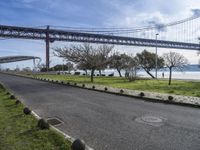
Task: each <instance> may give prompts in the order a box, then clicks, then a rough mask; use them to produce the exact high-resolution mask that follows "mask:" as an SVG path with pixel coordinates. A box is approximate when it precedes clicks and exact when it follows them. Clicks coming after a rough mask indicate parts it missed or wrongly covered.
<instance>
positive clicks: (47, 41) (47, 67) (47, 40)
mask: <svg viewBox="0 0 200 150" xmlns="http://www.w3.org/2000/svg"><path fill="white" fill-rule="evenodd" d="M49 44H50V39H49V26H47V29H46V69H47V71H48V70H49Z"/></svg>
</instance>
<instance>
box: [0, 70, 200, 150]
mask: <svg viewBox="0 0 200 150" xmlns="http://www.w3.org/2000/svg"><path fill="white" fill-rule="evenodd" d="M0 81H1V82H2V83H3V84H4V85H5V86H6V87H7V88H9V89H10V90H12V91H13V92H14V93H15V94H16V95H17V96H20V97H21V98H22V99H23V102H24V103H25V104H26V105H27V106H29V107H31V109H32V110H34V111H35V112H36V113H37V114H38V115H40V116H41V117H44V118H49V117H58V118H60V119H61V120H62V121H63V122H64V123H63V124H61V125H59V126H57V128H59V129H61V130H62V131H64V132H65V133H67V134H68V135H70V136H72V137H74V138H81V139H84V140H85V141H86V143H87V144H88V145H89V146H90V147H92V148H94V149H96V150H199V149H200V109H198V108H190V107H183V106H176V105H171V104H162V103H152V102H146V101H143V100H136V99H134V98H128V97H123V96H116V95H112V94H105V93H100V92H96V91H90V90H85V89H79V88H74V87H70V86H63V85H56V84H51V83H46V82H42V81H37V80H33V79H27V78H22V77H16V76H10V75H5V74H0Z"/></svg>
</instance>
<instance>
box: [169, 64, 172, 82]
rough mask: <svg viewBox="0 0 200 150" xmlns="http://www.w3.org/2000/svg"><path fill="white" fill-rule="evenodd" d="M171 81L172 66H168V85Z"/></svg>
mask: <svg viewBox="0 0 200 150" xmlns="http://www.w3.org/2000/svg"><path fill="white" fill-rule="evenodd" d="M171 81H172V68H171V67H170V68H169V83H168V85H171Z"/></svg>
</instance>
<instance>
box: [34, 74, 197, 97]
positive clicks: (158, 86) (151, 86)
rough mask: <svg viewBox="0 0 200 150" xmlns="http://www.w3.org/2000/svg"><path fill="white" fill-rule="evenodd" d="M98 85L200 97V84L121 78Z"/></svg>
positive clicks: (82, 78)
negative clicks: (169, 83) (170, 83)
mask: <svg viewBox="0 0 200 150" xmlns="http://www.w3.org/2000/svg"><path fill="white" fill-rule="evenodd" d="M37 77H42V78H48V79H54V80H63V81H66V82H67V81H70V82H76V83H86V84H91V82H90V77H87V76H75V75H37ZM93 84H98V85H104V86H110V87H114V88H123V89H132V90H142V91H151V92H159V93H170V94H177V95H186V96H196V97H200V82H188V81H178V80H173V81H172V85H170V86H169V85H168V81H167V80H152V79H139V80H136V81H132V82H129V81H128V80H126V79H125V78H120V77H95V78H94V83H93Z"/></svg>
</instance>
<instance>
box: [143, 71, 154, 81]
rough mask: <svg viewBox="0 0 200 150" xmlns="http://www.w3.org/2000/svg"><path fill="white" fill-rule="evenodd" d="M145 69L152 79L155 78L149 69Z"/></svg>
mask: <svg viewBox="0 0 200 150" xmlns="http://www.w3.org/2000/svg"><path fill="white" fill-rule="evenodd" d="M145 71H146V72H147V73H148V75H150V76H151V77H152V78H153V79H155V77H154V76H153V75H152V74H151V73H150V72H149V71H147V70H145Z"/></svg>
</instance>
